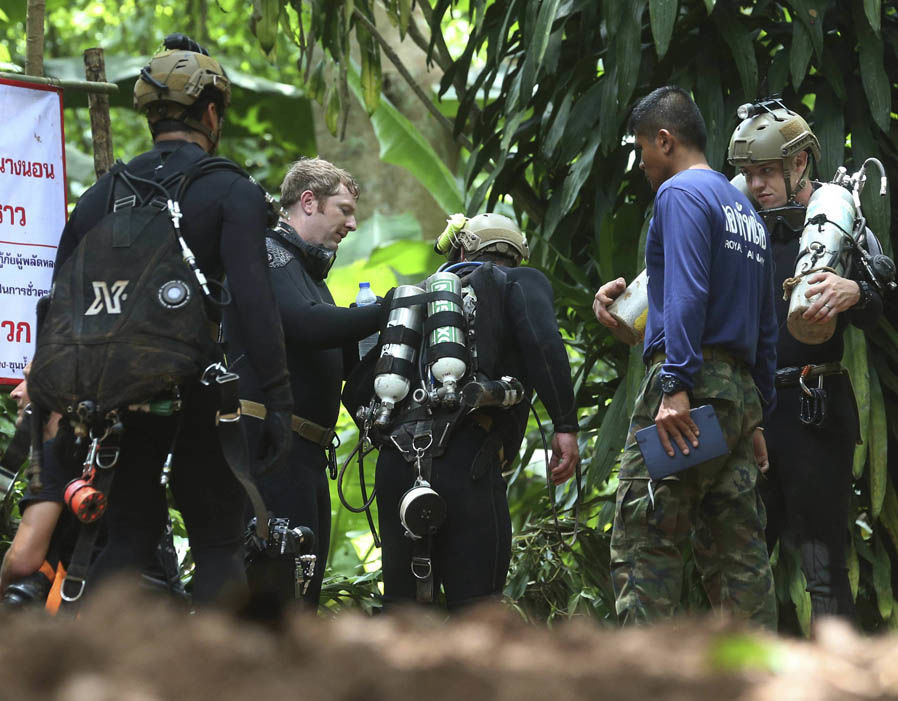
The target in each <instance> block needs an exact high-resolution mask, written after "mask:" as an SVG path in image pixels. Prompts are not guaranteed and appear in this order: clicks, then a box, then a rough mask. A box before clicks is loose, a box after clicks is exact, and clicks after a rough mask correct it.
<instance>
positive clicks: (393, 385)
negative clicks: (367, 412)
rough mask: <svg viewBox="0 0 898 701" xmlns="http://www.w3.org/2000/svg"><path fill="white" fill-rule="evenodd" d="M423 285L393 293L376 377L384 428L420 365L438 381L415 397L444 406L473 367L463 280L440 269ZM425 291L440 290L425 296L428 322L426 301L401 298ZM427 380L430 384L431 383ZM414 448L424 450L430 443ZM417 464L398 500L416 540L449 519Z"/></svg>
mask: <svg viewBox="0 0 898 701" xmlns="http://www.w3.org/2000/svg"><path fill="white" fill-rule="evenodd" d="M424 288H425V289H423V290H422V289H421V288H420V287H416V286H415V285H401V286H399V287H397V288H396V290H395V291H394V293H393V307H392V309H391V310H390V315H389V317H388V320H387V327H386V329H385V330H384V333H383V339H384V344H383V347H382V349H381V355H380V358H379V360H378V364H377V366H376V368H375V376H374V394H375V396H376V397H377V402H378V405H377V406H378V408H377V411H376V417H375V420H374V423H375V424H376V425H377V426H378V427H379V428H386V427H387V426H389V424H390V422H391V420H392V413H393V409H394V408H395V407H396V405H397V404H399V402H401V401H403V400H404V399H405V398H406V397H407V396H408V393H409V390H410V389H411V386H412V383H413V382H414V381H415V379H416V378H417V377H421V376H422V375H425V373H423V372H421V370H420V369H419V367H420V365H421V364H423V363H426V365H427V369H428V370H429V376H430V377H432V381H433V384H432V387H431V389H430V391H428V390H427V389H424V388H422V389H419V390H416V391H415V393H414V400H415V401H416V402H418V403H429V404H431V405H441V406H445V407H454V406H457V404H458V393H459V388H458V383H459V382H460V381H461V380H462V378H464V376H465V373H466V372H467V369H468V365H467V344H466V343H465V338H466V334H465V317H464V312H463V310H462V306H461V279H460V278H459V277H458V276H457V275H455V274H454V273H450V272H438V273H434V274H433V275H431V276H430V277H429V278H427V280H426V281H425V283H424ZM425 293H436V294H435V295H434V296H435V297H436V298H435V299H434V298H431V299H430V300H429V301H426V317H427V319H426V321H425V318H424V317H425V303H424V301H423V300H422V303H421V304H407V305H402V303H401V300H402V299H405V298H409V297H415V296H418V295H424V294H425ZM397 303H399V304H397ZM397 327H399V328H397ZM422 340H423V341H424V344H423V345H424V348H423V349H421V351H420V352H423V353H424V358H419V357H418V353H419V347H420V346H421V345H422V343H421V342H422ZM421 379H422V380H424V379H425V378H424V377H421ZM424 384H425V387H430V383H429V382H427V381H425V383H424ZM431 442H432V438H431ZM413 447H414V448H415V449H416V450H418V449H420V452H421V454H423V453H424V452H425V451H426V450H427V449H428V448H429V447H430V446H429V445H428V446H427V447H424V446H413ZM416 464H417V465H418V474H417V476H416V478H415V481H414V484H413V485H412V487H411V488H410V489H409V490H408V491H406V492H405V494H403V495H402V498H401V499H400V500H399V520H400V521H401V523H402V525H403V527H404V528H405V530H406V533H407V534H408V536H409V537H410V538H412V539H413V540H419V539H421V538H424V537H426V536H427V535H429V534H431V533H434V532H435V531H436V530H437V529H438V528H439V527H440V525H441V524H442V523H443V521H445V519H446V502H445V501H444V500H443V498H442V497H441V496H440V495H439V494H437V492H436V491H434V489H433V488H432V487H431V486H430V484H429V483H428V482H427V480H426V479H425V478H424V476H423V475H422V474H421V469H420V455H419V459H418V461H417V463H416Z"/></svg>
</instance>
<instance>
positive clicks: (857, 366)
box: [842, 326, 870, 479]
mask: <svg viewBox="0 0 898 701" xmlns="http://www.w3.org/2000/svg"><path fill="white" fill-rule="evenodd" d="M844 338H845V353H844V355H843V356H842V361H843V363H844V364H845V367H846V368H848V373H849V376H850V377H851V386H852V387H853V388H854V396H855V398H856V400H857V408H858V418H859V419H860V434H861V436H860V437H861V440H862V441H863V445H859V446H856V447H855V449H854V467H853V468H852V473H853V474H854V478H855V479H860V477H861V475H862V474H864V465H865V464H866V462H867V441H868V440H869V439H870V438H869V432H868V426H869V425H870V371H869V368H868V367H867V342H866V340H865V339H864V334H863V332H861V331H860V330H859V329H857V328H856V327H854V326H849V327H848V328H847V329H846V330H845V337H844Z"/></svg>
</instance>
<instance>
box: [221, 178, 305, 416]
mask: <svg viewBox="0 0 898 701" xmlns="http://www.w3.org/2000/svg"><path fill="white" fill-rule="evenodd" d="M222 201H223V205H222V230H221V239H220V241H221V245H220V252H221V260H222V264H223V266H224V271H225V275H226V276H227V278H228V287H229V289H230V292H231V296H232V303H233V305H234V310H235V312H236V314H235V316H236V317H237V323H238V324H239V325H240V329H241V331H242V334H241V337H242V338H244V339H245V345H246V355H247V357H248V358H249V361H250V363H251V364H252V366H253V369H254V370H255V372H256V376H257V377H258V379H259V385H260V387H261V388H262V390H263V391H264V392H265V396H266V402H265V403H266V405H267V406H268V408H269V409H271V410H292V408H293V397H292V392H291V391H290V383H289V375H288V373H287V354H286V351H285V349H284V333H283V330H282V329H281V323H280V318H279V315H278V309H277V304H276V303H275V298H274V294H273V292H272V290H271V283H270V282H269V277H268V256H267V254H266V252H265V219H266V210H265V200H264V198H263V196H262V192H261V190H260V189H259V188H258V187H256V186H255V185H253V184H252V183H251V182H249V181H248V180H246V179H244V178H235V180H234V182H233V183H232V184H231V186H230V187H229V188H228V190H227V191H226V192H224V193H222Z"/></svg>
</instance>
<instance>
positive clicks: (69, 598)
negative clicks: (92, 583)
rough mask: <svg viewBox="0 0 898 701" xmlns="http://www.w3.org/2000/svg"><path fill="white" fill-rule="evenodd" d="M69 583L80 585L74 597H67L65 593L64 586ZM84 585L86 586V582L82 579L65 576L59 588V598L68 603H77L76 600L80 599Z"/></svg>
mask: <svg viewBox="0 0 898 701" xmlns="http://www.w3.org/2000/svg"><path fill="white" fill-rule="evenodd" d="M69 582H77V583H79V584H80V586H79V587H78V593H77V594H75V596H68V595H67V594H66V593H65V585H66V584H68V583H69ZM85 584H86V581H85V580H84V578H83V577H73V576H71V575H68V574H67V575H66V577H65V579H64V580H62V586H61V587H60V588H59V596H60V597H61V598H62V600H63V601H68V602H69V603H72V602H74V601H78V599H80V598H81V595H82V594H84V585H85Z"/></svg>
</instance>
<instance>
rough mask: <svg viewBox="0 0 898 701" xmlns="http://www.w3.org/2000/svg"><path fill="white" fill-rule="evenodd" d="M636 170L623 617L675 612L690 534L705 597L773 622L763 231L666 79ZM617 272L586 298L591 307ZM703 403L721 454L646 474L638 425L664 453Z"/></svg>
mask: <svg viewBox="0 0 898 701" xmlns="http://www.w3.org/2000/svg"><path fill="white" fill-rule="evenodd" d="M629 129H630V132H631V133H633V134H634V135H635V137H636V144H637V146H638V148H639V149H640V150H641V153H642V158H641V161H640V164H639V167H640V168H642V169H643V171H644V172H645V175H646V178H648V180H649V183H650V184H651V186H652V189H653V190H655V191H656V193H657V194H656V198H655V207H654V216H653V218H652V222H651V224H650V226H649V231H648V237H647V239H646V270H647V272H648V299H649V310H648V319H647V323H646V333H645V347H644V353H643V358H644V360H645V363H646V367H647V373H646V376H645V379H644V380H643V383H642V386H641V388H640V391H639V394H638V396H637V399H636V404H635V406H634V410H633V416H632V419H631V422H630V432H629V435H628V438H627V444H626V447H625V450H624V453H623V457H622V459H621V465H620V474H619V477H620V485H619V487H618V492H617V506H616V510H615V517H614V530H613V532H612V537H611V569H612V577H613V584H614V591H615V596H616V599H617V601H616V607H617V613H618V615H619V616H620V618H621V620H622V621H623V622H641V621H646V620H651V619H655V618H659V617H663V616H670V615H672V614H674V613H675V612H676V610H677V608H678V606H679V603H680V599H681V593H682V592H681V589H682V581H683V555H682V551H683V546H684V545H685V544H686V542H687V541H690V540H691V544H692V551H693V553H694V556H695V561H696V565H697V567H698V569H699V571H700V573H701V576H702V582H703V585H704V587H705V591H706V592H707V594H708V598H709V599H710V601H711V604H712V606H714V607H715V608H721V607H725V608H728V609H730V610H732V611H735V612H738V613H740V614H741V615H744V616H746V617H748V618H750V619H752V620H753V621H755V622H757V623H760V624H763V625H767V626H770V627H775V624H776V611H775V602H774V596H773V577H772V575H771V571H770V564H769V562H768V559H767V547H766V544H765V541H764V523H765V515H764V508H763V505H762V504H761V502H760V500H759V498H758V496H757V491H756V483H757V477H758V474H759V464H760V463H763V462H766V457H765V456H766V448H765V445H764V436H763V433H761V431H760V430H758V426H759V425H760V424H761V420H762V414H767V413H769V411H770V410H771V409H772V408H773V405H774V402H775V394H774V388H773V374H774V368H775V367H776V338H777V325H776V317H775V314H774V301H773V267H772V261H771V257H770V251H769V242H768V238H767V231H766V229H765V227H764V224H763V222H762V221H761V219H760V217H759V216H758V215H757V213H756V212H755V210H754V209H753V208H752V206H751V204H750V203H749V201H748V200H747V199H746V198H745V196H744V195H743V194H742V193H740V192H739V191H738V190H737V189H736V188H734V187H732V186H731V185H730V183H729V182H728V180H727V179H726V177H725V176H723V175H722V174H721V173H718V172H716V171H714V170H712V169H711V168H710V166H708V163H707V161H706V159H705V155H704V148H705V143H706V132H705V124H704V120H703V119H702V116H701V114H700V112H699V111H698V108H697V107H696V105H695V103H694V102H693V101H692V99H691V98H690V97H689V95H688V94H687V93H686V92H684V91H683V90H681V89H679V88H676V87H671V86H668V87H663V88H659V89H657V90H655V91H654V92H652V93H651V94H649V95H648V96H646V97H645V98H643V100H641V101H640V102H639V104H638V105H637V106H636V108H635V109H634V110H633V113H632V115H631V117H630V124H629ZM623 288H624V281H623V280H616V281H614V282H613V283H608V284H607V285H605V286H603V288H602V290H600V291H599V294H597V295H596V316H597V317H598V319H599V321H600V322H602V323H603V324H605V325H606V326H614V325H615V324H616V323H617V322H615V321H614V320H613V319H612V318H611V317H610V315H609V314H608V312H607V310H606V309H605V305H606V303H607V302H610V300H611V299H612V298H613V297H615V296H617V295H618V294H620V292H622V291H623ZM704 404H710V405H712V406H713V407H714V410H715V412H716V414H717V417H718V419H719V421H720V425H721V429H722V431H723V435H724V437H725V438H726V442H727V445H728V447H729V451H730V452H729V454H728V455H725V456H722V457H720V458H716V459H714V460H710V461H707V462H704V463H702V464H700V465H696V466H695V467H692V468H689V469H687V470H685V471H683V472H679V473H677V474H676V475H674V476H671V477H667V478H664V479H663V480H658V481H651V480H650V479H649V475H648V472H647V469H646V466H645V462H644V460H643V457H642V454H641V453H640V450H639V448H638V446H637V443H636V440H635V433H636V431H638V430H639V429H641V428H645V427H647V426H651V425H652V424H654V425H655V426H656V427H657V430H658V434H659V437H660V439H661V443H662V446H663V448H664V449H665V450H666V452H667V453H668V454H669V455H674V451H675V448H674V445H673V444H676V446H677V447H678V449H679V450H680V451H681V452H683V453H688V452H689V451H690V449H695V448H697V447H698V445H699V441H700V440H701V436H700V435H699V432H698V427H697V426H696V424H695V423H694V422H693V420H692V418H691V416H690V413H689V412H690V409H691V408H693V407H697V406H700V405H704Z"/></svg>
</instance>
